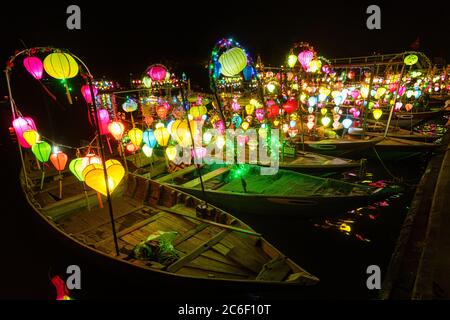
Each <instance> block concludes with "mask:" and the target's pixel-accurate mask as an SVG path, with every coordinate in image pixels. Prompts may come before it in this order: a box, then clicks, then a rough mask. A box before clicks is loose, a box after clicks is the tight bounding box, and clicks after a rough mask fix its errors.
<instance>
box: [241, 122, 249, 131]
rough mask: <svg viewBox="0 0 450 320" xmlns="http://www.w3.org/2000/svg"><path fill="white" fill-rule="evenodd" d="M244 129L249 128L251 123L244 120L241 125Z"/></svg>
mask: <svg viewBox="0 0 450 320" xmlns="http://www.w3.org/2000/svg"><path fill="white" fill-rule="evenodd" d="M241 127H242V129H244V130H247V129H248V128H249V127H250V123H248V122H247V121H244V122H242V125H241Z"/></svg>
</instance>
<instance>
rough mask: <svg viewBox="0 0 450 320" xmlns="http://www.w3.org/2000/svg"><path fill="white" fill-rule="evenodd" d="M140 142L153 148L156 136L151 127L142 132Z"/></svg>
mask: <svg viewBox="0 0 450 320" xmlns="http://www.w3.org/2000/svg"><path fill="white" fill-rule="evenodd" d="M142 142H143V143H144V144H147V145H148V146H149V147H150V148H154V147H155V146H156V137H155V134H154V133H153V130H152V129H147V130H145V131H144V134H143V135H142Z"/></svg>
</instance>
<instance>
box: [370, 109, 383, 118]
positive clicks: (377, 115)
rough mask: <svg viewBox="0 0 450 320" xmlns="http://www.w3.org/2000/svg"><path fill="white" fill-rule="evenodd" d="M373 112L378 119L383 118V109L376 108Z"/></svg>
mask: <svg viewBox="0 0 450 320" xmlns="http://www.w3.org/2000/svg"><path fill="white" fill-rule="evenodd" d="M372 114H373V117H374V119H375V120H378V119H380V118H381V115H382V114H383V110H381V109H374V110H373V111H372Z"/></svg>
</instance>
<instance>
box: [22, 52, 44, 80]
mask: <svg viewBox="0 0 450 320" xmlns="http://www.w3.org/2000/svg"><path fill="white" fill-rule="evenodd" d="M23 65H24V66H25V69H27V71H28V72H29V73H30V74H31V75H32V76H33V77H34V78H35V79H36V80H40V79H42V71H43V70H44V65H43V64H42V61H41V59H39V58H38V57H33V56H30V57H26V58H25V59H23Z"/></svg>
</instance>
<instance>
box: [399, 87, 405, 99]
mask: <svg viewBox="0 0 450 320" xmlns="http://www.w3.org/2000/svg"><path fill="white" fill-rule="evenodd" d="M405 91H406V87H405V86H401V87H400V89H398V95H399V96H400V97H401V96H402V95H403V94H404V93H405Z"/></svg>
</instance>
